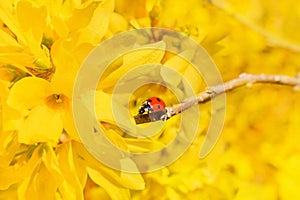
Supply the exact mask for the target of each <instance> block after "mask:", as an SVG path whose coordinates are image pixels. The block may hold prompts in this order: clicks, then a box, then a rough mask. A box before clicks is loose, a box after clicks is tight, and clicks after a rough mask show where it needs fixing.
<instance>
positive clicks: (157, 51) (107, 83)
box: [99, 42, 166, 89]
mask: <svg viewBox="0 0 300 200" xmlns="http://www.w3.org/2000/svg"><path fill="white" fill-rule="evenodd" d="M165 47H166V44H165V43H164V42H157V43H155V44H150V45H145V46H142V47H140V48H139V49H137V50H135V51H132V52H130V53H128V54H126V55H124V57H123V65H122V66H121V67H119V68H118V69H116V70H115V69H114V70H113V71H112V72H111V73H110V74H109V75H108V76H107V77H106V78H104V79H103V81H100V83H99V84H100V87H101V88H103V89H104V88H111V87H112V86H114V85H115V84H116V83H117V81H118V80H119V79H120V77H122V76H124V75H125V74H126V73H127V72H129V71H130V70H132V69H133V68H135V67H138V66H141V65H144V64H157V63H160V61H161V59H162V58H163V56H164V54H165V51H164V49H165ZM107 51H108V52H109V49H108V50H107Z"/></svg>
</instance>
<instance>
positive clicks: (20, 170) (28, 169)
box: [0, 149, 41, 190]
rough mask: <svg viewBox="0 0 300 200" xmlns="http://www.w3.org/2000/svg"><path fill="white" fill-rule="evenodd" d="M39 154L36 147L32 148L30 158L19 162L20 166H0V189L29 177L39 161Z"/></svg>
mask: <svg viewBox="0 0 300 200" xmlns="http://www.w3.org/2000/svg"><path fill="white" fill-rule="evenodd" d="M40 160H41V159H40V156H39V155H38V151H37V149H35V150H34V152H33V154H32V156H31V158H30V160H29V161H28V162H24V163H20V165H21V167H17V166H8V167H5V168H1V170H0V178H1V180H2V181H0V190H5V189H7V188H8V187H9V186H11V185H13V184H15V183H18V182H20V181H22V180H24V179H25V178H27V177H30V176H31V174H32V172H33V171H34V170H35V169H36V167H37V166H38V164H39V163H40Z"/></svg>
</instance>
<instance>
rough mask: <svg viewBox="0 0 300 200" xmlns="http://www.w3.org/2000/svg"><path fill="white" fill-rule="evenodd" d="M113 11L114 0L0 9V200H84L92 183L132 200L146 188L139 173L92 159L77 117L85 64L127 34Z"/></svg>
mask: <svg viewBox="0 0 300 200" xmlns="http://www.w3.org/2000/svg"><path fill="white" fill-rule="evenodd" d="M113 10H114V1H111V0H107V1H101V2H100V1H86V2H83V3H80V2H78V1H72V0H69V1H46V0H45V1H38V2H37V1H27V0H20V1H2V2H1V3H0V20H1V21H0V22H1V24H2V28H1V29H0V46H1V52H0V63H1V69H0V71H1V72H0V78H1V79H2V81H1V82H0V83H1V84H0V86H1V87H0V89H1V107H0V108H1V115H0V116H1V118H0V131H1V133H0V161H1V162H0V163H1V164H0V169H1V170H0V178H1V180H2V181H1V184H0V190H1V191H0V198H1V199H12V198H18V199H40V198H44V199H83V198H84V188H85V186H86V183H87V182H90V181H91V180H92V181H93V182H94V183H95V184H97V185H98V186H101V187H102V188H103V190H105V191H106V192H105V193H103V196H107V195H109V196H110V198H112V199H129V198H130V192H129V189H142V188H143V187H144V181H143V179H142V177H141V175H139V174H137V175H133V174H128V173H125V172H118V171H115V170H112V169H109V168H107V167H106V166H103V165H102V164H100V163H99V162H98V161H97V160H95V159H94V158H93V157H91V156H90V155H89V153H88V152H87V151H86V150H85V148H84V147H83V145H82V144H81V143H80V141H79V138H78V135H77V132H76V129H75V126H74V123H73V119H72V118H73V117H72V112H71V100H72V88H73V84H74V81H75V78H76V74H77V70H78V69H79V66H80V64H81V62H82V61H83V59H84V58H85V57H86V56H87V54H88V53H89V52H90V51H91V49H92V48H93V47H94V46H95V45H97V44H99V43H100V42H101V41H102V40H103V39H104V38H106V37H109V36H111V35H112V34H114V33H116V32H118V31H122V30H125V29H126V28H127V23H126V21H125V20H124V19H123V18H122V17H121V16H120V15H118V14H116V13H114V12H113ZM116 24H118V26H117V25H116ZM88 189H89V188H87V191H88ZM87 195H88V194H87ZM99 198H101V197H99Z"/></svg>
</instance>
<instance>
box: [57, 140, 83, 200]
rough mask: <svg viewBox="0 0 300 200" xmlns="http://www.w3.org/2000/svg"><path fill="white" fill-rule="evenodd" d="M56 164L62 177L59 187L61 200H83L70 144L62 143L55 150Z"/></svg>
mask: <svg viewBox="0 0 300 200" xmlns="http://www.w3.org/2000/svg"><path fill="white" fill-rule="evenodd" d="M57 154H58V163H59V166H60V170H61V172H62V174H63V176H64V181H63V182H62V184H61V185H60V186H59V191H60V194H61V196H62V199H83V193H82V191H83V186H82V185H81V183H80V180H79V179H78V177H77V174H76V171H75V167H76V166H75V165H74V158H73V149H72V145H71V142H67V143H64V144H63V145H61V146H60V147H59V148H58V149H57Z"/></svg>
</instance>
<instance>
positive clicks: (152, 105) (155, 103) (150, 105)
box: [139, 97, 166, 114]
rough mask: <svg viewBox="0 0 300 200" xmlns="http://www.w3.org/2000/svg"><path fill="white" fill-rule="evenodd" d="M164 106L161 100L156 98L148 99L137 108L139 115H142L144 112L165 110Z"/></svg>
mask: <svg viewBox="0 0 300 200" xmlns="http://www.w3.org/2000/svg"><path fill="white" fill-rule="evenodd" d="M165 108H166V105H165V102H164V101H163V100H161V99H160V98H158V97H150V98H148V99H147V100H145V101H144V102H143V103H142V105H141V106H140V108H139V114H143V113H145V112H148V113H152V112H158V111H162V110H165Z"/></svg>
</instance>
